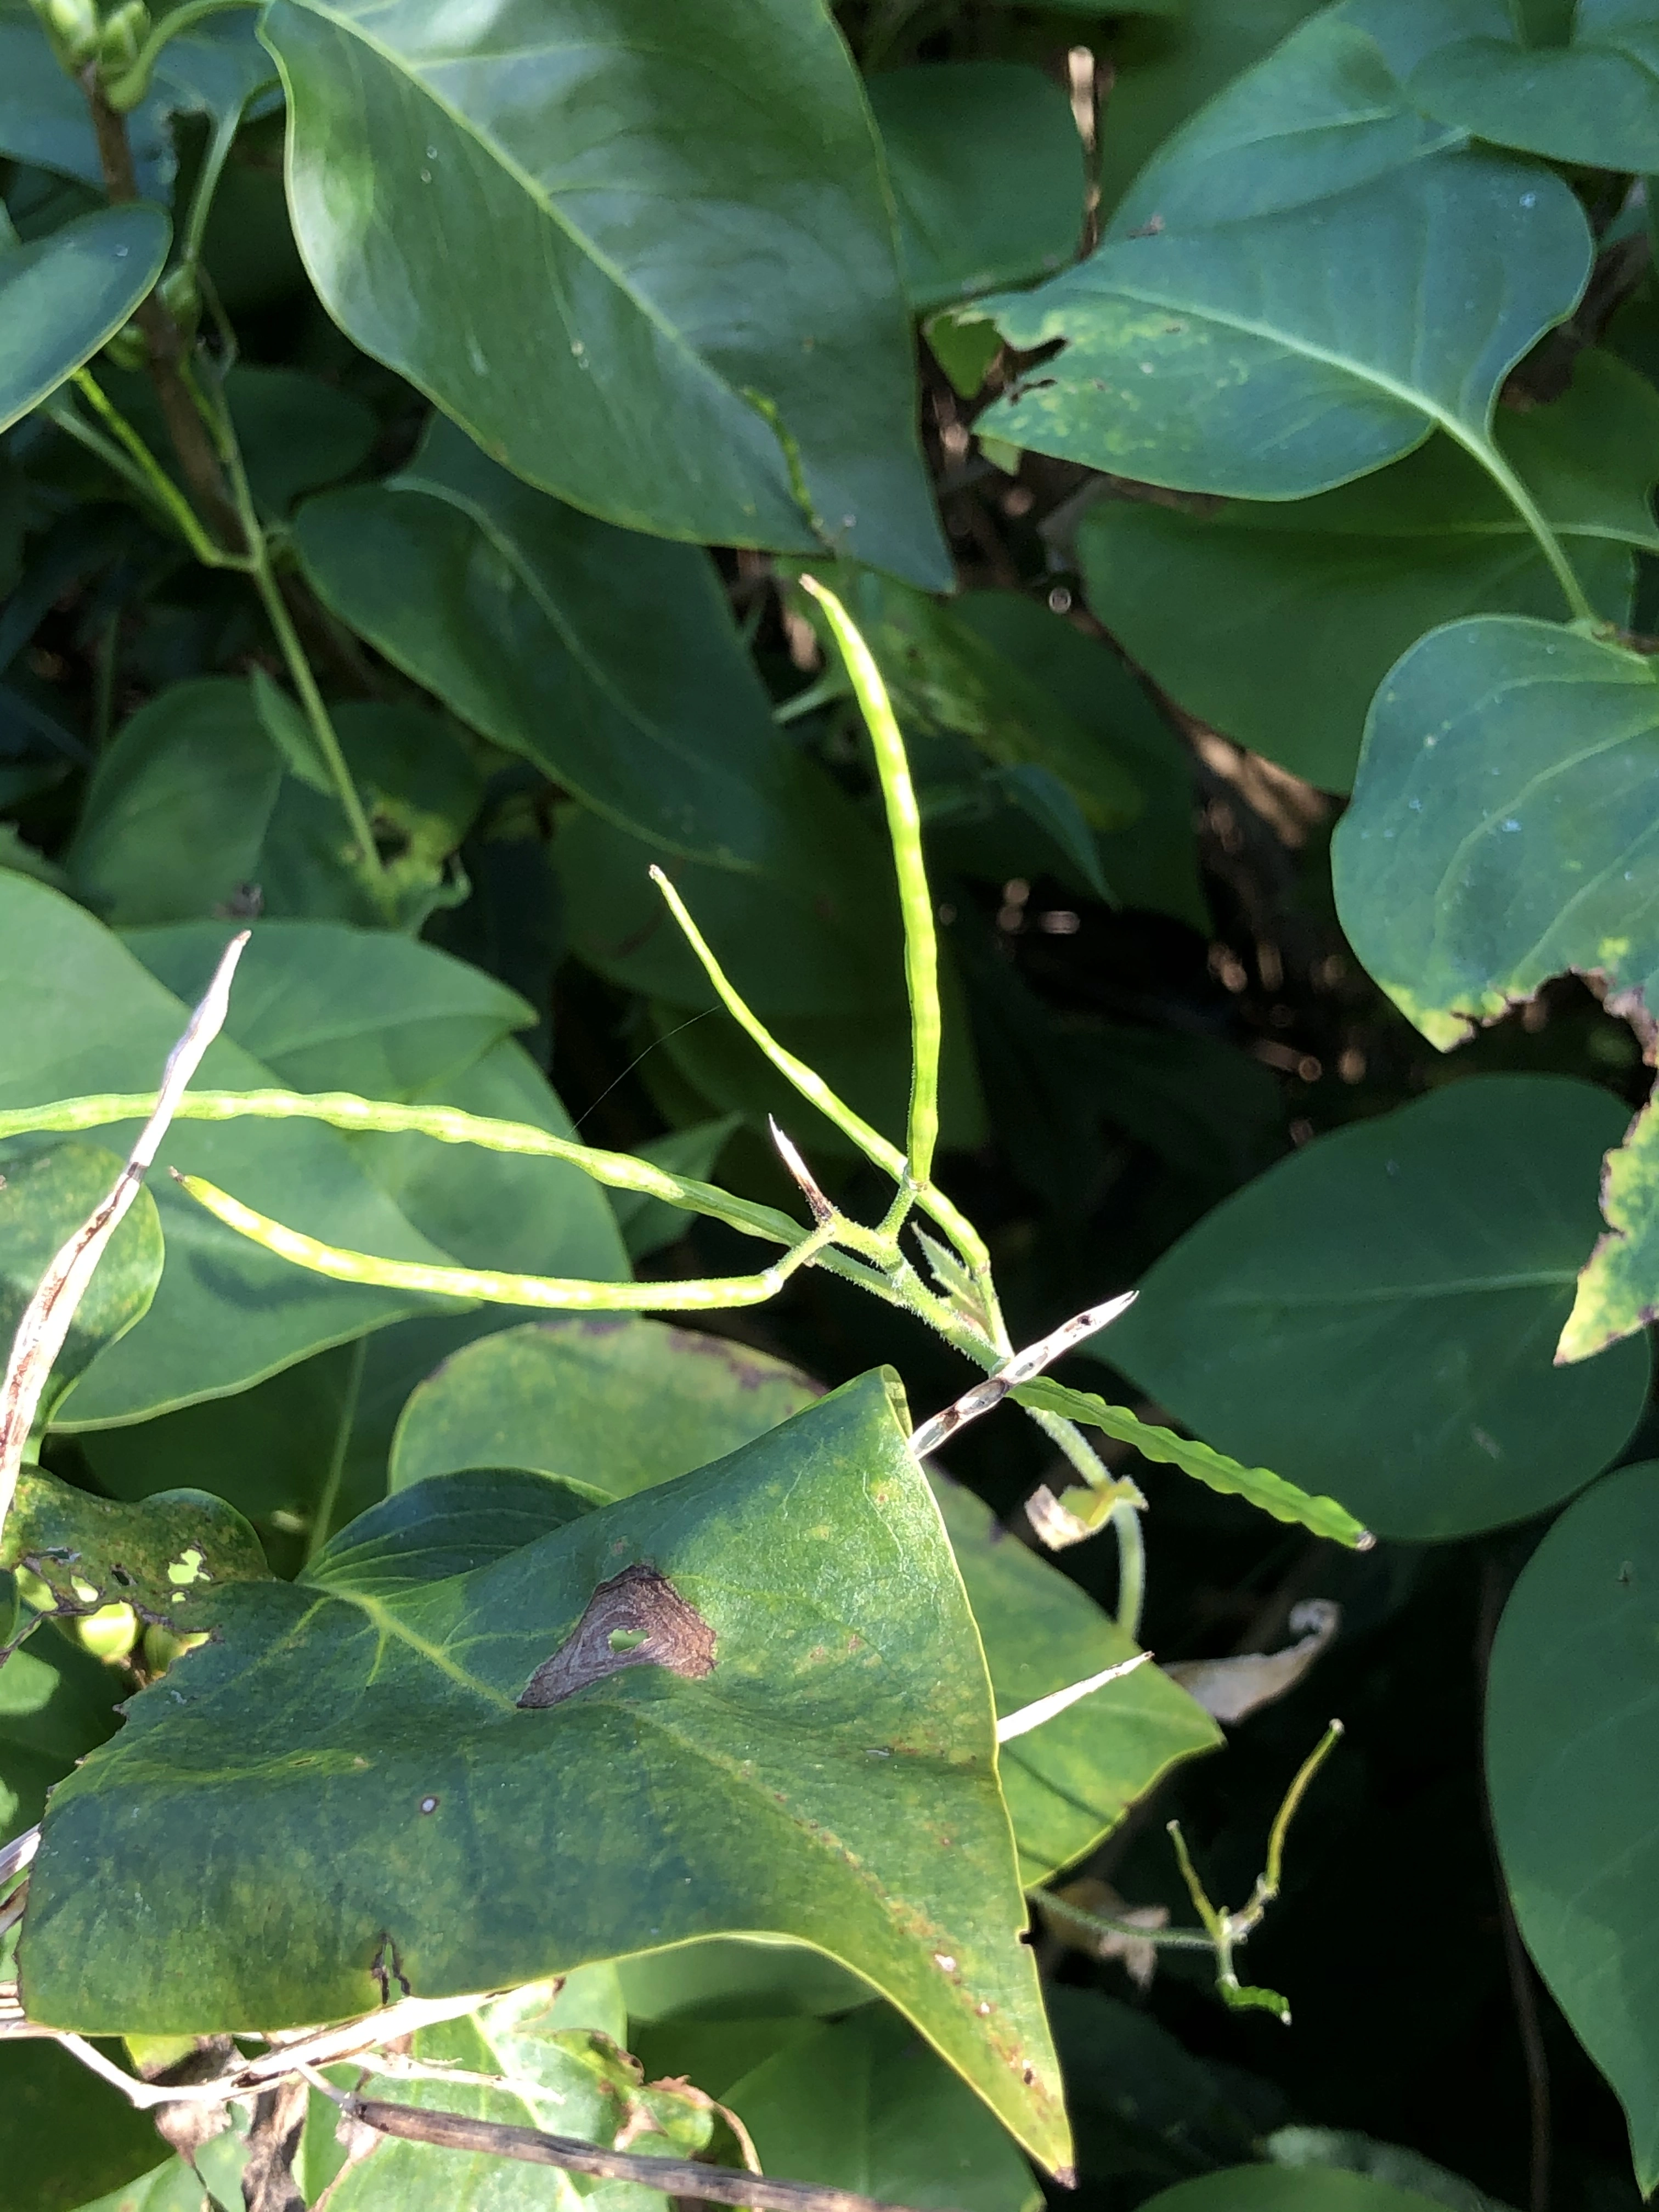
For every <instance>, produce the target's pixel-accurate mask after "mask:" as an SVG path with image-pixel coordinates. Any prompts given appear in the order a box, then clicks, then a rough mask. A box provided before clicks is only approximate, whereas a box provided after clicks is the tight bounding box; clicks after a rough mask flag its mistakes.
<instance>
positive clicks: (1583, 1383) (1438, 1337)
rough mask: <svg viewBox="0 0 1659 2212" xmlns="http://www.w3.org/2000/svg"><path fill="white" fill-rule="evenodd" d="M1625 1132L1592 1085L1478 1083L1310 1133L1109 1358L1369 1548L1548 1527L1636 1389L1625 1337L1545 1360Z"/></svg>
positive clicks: (1640, 1389)
mask: <svg viewBox="0 0 1659 2212" xmlns="http://www.w3.org/2000/svg"><path fill="white" fill-rule="evenodd" d="M1623 1125H1624V1115H1623V1112H1622V1111H1621V1109H1620V1106H1619V1103H1618V1101H1617V1100H1616V1099H1614V1098H1612V1097H1609V1096H1608V1094H1607V1092H1606V1091H1599V1090H1597V1089H1595V1087H1594V1086H1593V1085H1590V1084H1587V1083H1572V1082H1568V1081H1566V1080H1565V1079H1561V1078H1559V1077H1547V1076H1488V1077H1484V1078H1480V1079H1476V1080H1472V1081H1468V1082H1463V1083H1457V1084H1453V1085H1450V1086H1449V1087H1448V1088H1446V1089H1444V1090H1442V1091H1434V1092H1431V1094H1430V1095H1429V1096H1428V1097H1425V1098H1421V1099H1417V1100H1414V1101H1413V1103H1411V1104H1410V1105H1408V1106H1402V1107H1401V1108H1399V1109H1397V1110H1396V1111H1395V1112H1394V1113H1392V1114H1385V1115H1379V1116H1377V1117H1376V1119H1375V1120H1371V1121H1361V1122H1358V1123H1356V1124H1353V1125H1352V1126H1351V1127H1348V1128H1346V1129H1342V1130H1339V1131H1337V1132H1336V1133H1334V1134H1333V1135H1330V1136H1326V1137H1322V1138H1319V1139H1316V1141H1315V1142H1314V1143H1312V1144H1310V1145H1305V1146H1303V1147H1302V1149H1301V1150H1300V1151H1298V1152H1294V1153H1292V1154H1291V1157H1290V1158H1288V1159H1285V1160H1281V1161H1280V1162H1279V1164H1278V1166H1276V1167H1274V1168H1272V1169H1270V1170H1268V1172H1267V1174H1266V1175H1263V1176H1257V1177H1256V1179H1255V1182H1251V1183H1249V1184H1247V1185H1246V1186H1245V1188H1243V1190H1241V1191H1238V1192H1237V1193H1236V1194H1235V1195H1234V1196H1233V1197H1231V1198H1230V1199H1228V1200H1225V1202H1224V1203H1223V1204H1222V1205H1220V1206H1217V1207H1216V1209H1215V1211H1214V1212H1212V1213H1209V1214H1206V1216H1205V1218H1204V1219H1203V1220H1202V1221H1200V1223H1199V1224H1198V1225H1197V1227H1196V1228H1194V1229H1192V1230H1189V1231H1188V1233H1187V1235H1186V1236H1185V1237H1182V1239H1181V1241H1180V1242H1179V1243H1177V1244H1176V1245H1175V1246H1174V1247H1173V1248H1172V1249H1170V1251H1168V1252H1166V1253H1165V1254H1164V1257H1163V1258H1162V1259H1161V1260H1159V1261H1157V1263H1156V1264H1155V1265H1154V1266H1153V1267H1152V1270H1151V1271H1150V1273H1148V1274H1147V1275H1146V1278H1145V1279H1144V1281H1143V1282H1142V1284H1141V1286H1140V1297H1139V1299H1138V1300H1137V1301H1136V1303H1135V1304H1134V1305H1133V1306H1132V1307H1131V1308H1130V1310H1129V1311H1128V1312H1127V1314H1125V1315H1124V1316H1123V1318H1122V1319H1121V1321H1119V1322H1116V1323H1115V1324H1114V1326H1113V1328H1112V1331H1111V1334H1110V1336H1109V1337H1108V1338H1105V1339H1103V1340H1102V1350H1103V1356H1104V1357H1109V1358H1110V1360H1111V1362H1112V1364H1114V1365H1115V1366H1116V1367H1119V1368H1121V1370H1123V1371H1124V1373H1126V1374H1127V1375H1130V1376H1133V1378H1134V1379H1135V1381H1136V1382H1138V1383H1140V1384H1141V1386H1142V1387H1143V1388H1144V1389H1146V1390H1147V1391H1148V1392H1149V1393H1150V1394H1151V1395H1152V1396H1154V1397H1155V1398H1156V1399H1157V1400H1158V1401H1159V1402H1160V1403H1161V1404H1162V1405H1164V1406H1166V1407H1168V1408H1169V1409H1170V1412H1171V1413H1175V1414H1176V1416H1178V1418H1179V1419H1181V1420H1182V1422H1183V1423H1184V1424H1186V1425H1187V1426H1188V1427H1189V1428H1192V1429H1194V1430H1195V1431H1197V1432H1198V1433H1199V1435H1200V1436H1202V1437H1206V1438H1207V1439H1208V1440H1209V1441H1210V1442H1211V1443H1213V1444H1215V1445H1218V1447H1219V1448H1220V1449H1223V1450H1225V1451H1226V1452H1229V1453H1231V1455H1233V1456H1234V1457H1235V1458H1237V1459H1239V1460H1242V1461H1244V1462H1254V1463H1261V1464H1265V1465H1267V1466H1269V1467H1272V1468H1276V1469H1277V1470H1278V1471H1279V1473H1280V1474H1283V1475H1285V1477H1286V1478H1287V1479H1288V1480H1291V1481H1292V1482H1295V1483H1297V1484H1298V1485H1299V1486H1301V1487H1302V1488H1304V1490H1309V1491H1312V1492H1334V1493H1335V1495H1336V1496H1337V1497H1338V1498H1340V1500H1341V1502H1342V1504H1344V1505H1345V1506H1346V1507H1347V1509H1348V1510H1350V1511H1351V1512H1352V1514H1354V1515H1355V1516H1357V1517H1358V1519H1359V1520H1361V1521H1363V1522H1364V1524H1365V1526H1366V1527H1367V1528H1372V1529H1375V1530H1376V1532H1377V1534H1379V1535H1383V1536H1399V1537H1405V1538H1408V1539H1413V1540H1423V1539H1435V1538H1444V1537H1449V1536H1461V1535H1466V1534H1470V1533H1472V1532H1473V1531H1474V1530H1476V1529H1480V1528H1496V1527H1500V1526H1502V1525H1503V1524H1504V1522H1510V1521H1517V1520H1521V1519H1522V1518H1524V1517H1525V1516H1527V1515H1528V1514H1530V1513H1537V1512H1540V1511H1541V1510H1543V1508H1545V1507H1546V1506H1548V1505H1553V1504H1557V1503H1559V1501H1560V1500H1561V1499H1562V1498H1567V1497H1570V1496H1571V1493H1572V1492H1574V1491H1575V1490H1577V1489H1578V1488H1579V1487H1580V1486H1582V1485H1583V1484H1584V1483H1586V1482H1588V1481H1589V1480H1590V1478H1591V1476H1593V1475H1595V1474H1597V1473H1599V1472H1600V1470H1601V1468H1604V1467H1605V1466H1606V1465H1607V1462H1608V1461H1609V1460H1611V1459H1612V1458H1613V1455H1615V1454H1616V1453H1617V1451H1618V1450H1619V1448H1620V1445H1621V1444H1622V1443H1624V1441H1625V1439H1626V1437H1627V1436H1628V1435H1629V1434H1630V1431H1631V1429H1632V1426H1633V1425H1634V1423H1635V1421H1636V1419H1637V1416H1638V1413H1639V1412H1640V1409H1641V1407H1642V1403H1643V1401H1644V1396H1645V1395H1646V1389H1647V1378H1648V1358H1647V1353H1646V1348H1645V1346H1642V1345H1639V1344H1631V1345H1628V1346H1620V1347H1617V1348H1616V1349H1615V1350H1614V1351H1613V1352H1610V1353H1609V1354H1608V1355H1607V1358H1606V1359H1605V1360H1604V1361H1603V1362H1602V1363H1601V1365H1600V1366H1598V1367H1597V1368H1596V1369H1595V1370H1594V1371H1592V1370H1589V1369H1588V1368H1577V1369H1575V1368H1562V1367H1557V1366H1555V1365H1553V1364H1552V1354H1553V1351H1554V1347H1555V1340H1556V1337H1557V1335H1558V1334H1559V1331H1560V1328H1561V1324H1562V1322H1564V1321H1565V1319H1566V1316H1567V1311H1568V1308H1569V1307H1570V1305H1571V1300H1572V1286H1573V1282H1574V1279H1575V1277H1576V1275H1577V1271H1578V1267H1579V1266H1580V1263H1581V1262H1582V1261H1583V1256H1584V1253H1585V1251H1586V1249H1588V1247H1589V1243H1590V1242H1591V1240H1592V1238H1593V1237H1594V1235H1595V1218H1594V1210H1593V1194H1594V1191H1595V1168H1596V1163H1597V1161H1598V1160H1599V1158H1600V1157H1601V1153H1602V1152H1603V1151H1604V1150H1605V1149H1606V1148H1607V1146H1608V1145H1609V1144H1610V1143H1613V1141H1615V1140H1616V1139H1617V1137H1618V1135H1619V1133H1620V1129H1621V1128H1622V1127H1623Z"/></svg>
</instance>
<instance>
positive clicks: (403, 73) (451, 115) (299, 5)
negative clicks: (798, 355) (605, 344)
mask: <svg viewBox="0 0 1659 2212" xmlns="http://www.w3.org/2000/svg"><path fill="white" fill-rule="evenodd" d="M289 5H290V6H291V7H294V8H295V9H298V10H300V11H301V13H302V14H308V15H314V16H316V17H317V18H318V19H319V21H323V22H325V23H328V24H330V25H331V26H332V27H333V28H334V29H335V30H337V31H338V32H339V33H341V35H342V36H343V37H345V38H349V39H355V40H357V41H358V42H359V43H360V44H361V45H362V46H364V47H366V48H367V49H368V52H370V53H372V54H374V55H375V56H376V57H377V58H378V59H379V60H380V62H381V63H382V64H384V65H385V66H386V69H387V70H389V71H390V72H391V73H392V75H393V76H396V77H397V78H398V79H399V80H400V81H401V82H404V83H405V84H407V85H408V86H409V87H410V88H411V90H414V91H417V92H418V93H419V94H421V96H422V99H424V100H428V101H429V102H430V104H431V105H432V106H434V107H435V108H436V109H437V110H438V111H439V112H440V113H441V115H443V116H444V117H446V118H447V120H448V121H449V123H450V124H451V125H452V126H453V128H454V130H455V131H457V132H458V133H459V136H460V137H463V138H465V139H467V140H468V141H470V143H471V144H473V145H475V146H476V147H477V149H478V150H479V152H480V153H481V154H482V155H483V156H484V158H485V159H486V160H487V161H492V162H494V163H495V167H497V168H499V169H501V171H502V172H503V173H504V174H505V175H507V176H508V177H510V178H511V179H512V180H513V183H514V184H515V185H517V186H518V187H519V189H520V191H522V192H523V194H524V196H525V197H526V199H527V200H528V201H529V202H530V203H531V204H532V206H533V207H535V208H537V209H538V210H540V212H541V213H542V214H543V215H544V216H545V217H546V219H547V221H548V222H550V223H551V224H552V225H553V226H554V228H556V230H558V231H559V232H560V233H561V234H562V235H563V236H564V237H565V238H566V239H568V240H569V242H570V244H571V245H572V246H574V247H575V248H576V250H577V252H579V253H580V254H582V255H584V256H585V257H586V259H587V260H588V261H590V262H591V263H592V265H593V267H594V268H595V269H597V270H599V273H600V274H601V275H602V276H604V277H605V279H606V281H607V282H608V283H611V284H612V285H613V286H614V287H615V288H616V289H617V291H618V292H619V293H620V294H621V295H622V296H623V298H624V299H625V300H626V301H628V302H629V306H630V307H633V309H634V310H635V313H637V314H638V315H639V316H640V318H641V320H642V321H644V322H647V323H648V324H649V325H651V327H652V329H653V330H654V331H656V332H657V333H658V334H659V337H662V338H664V339H665V340H666V342H667V343H668V344H669V345H670V346H671V348H672V349H674V351H675V352H676V353H678V354H679V355H680V356H682V357H683V358H684V360H685V361H686V362H688V363H690V366H691V367H692V368H694V369H695V370H696V372H697V373H698V374H701V375H702V376H705V377H707V378H708V380H709V381H710V382H712V383H714V385H716V386H718V387H719V389H720V391H721V392H724V393H725V394H726V397H727V398H729V399H731V400H732V401H734V402H735V403H736V404H738V405H739V406H747V405H749V404H750V403H749V402H748V401H746V400H745V399H744V395H743V394H742V393H741V392H738V390H737V389H736V388H735V387H734V386H732V385H731V384H728V383H727V381H726V379H725V378H724V377H723V376H722V375H720V373H719V372H718V370H716V369H715V368H714V366H713V364H712V363H711V362H708V361H707V360H706V359H705V358H704V356H702V354H700V353H699V352H697V350H696V348H695V347H693V346H692V345H691V344H690V343H689V342H688V340H687V339H686V337H685V336H684V333H683V332H682V331H679V330H678V329H677V328H676V327H675V325H673V324H672V323H671V322H669V321H668V320H667V319H666V318H665V316H664V315H663V313H662V312H661V310H660V309H659V308H658V307H656V305H655V304H654V302H653V301H650V300H648V299H647V297H646V296H645V295H643V294H642V293H641V292H640V291H639V290H638V289H636V288H635V286H634V285H633V284H631V283H629V281H628V279H627V278H626V277H625V276H624V275H623V271H622V270H620V269H619V268H618V267H617V265H616V264H615V263H614V262H612V261H611V258H610V257H609V256H608V255H607V254H605V253H602V252H600V251H599V246H597V245H596V244H595V243H594V241H593V240H592V239H590V238H588V237H587V236H586V234H585V233H583V232H582V231H580V230H579V229H578V228H577V227H576V226H575V224H574V223H573V222H571V221H570V219H569V217H568V216H567V215H565V214H564V212H563V211H562V210H561V209H560V208H559V207H558V205H557V204H556V202H555V201H554V199H553V197H552V196H551V195H550V193H548V192H547V191H544V189H543V187H542V186H541V185H539V184H538V182H537V180H536V179H534V178H533V177H532V176H531V175H530V173H528V171H527V170H526V169H524V168H523V167H521V166H520V163H519V162H518V161H515V160H514V159H513V155H510V154H509V153H508V152H507V149H505V147H503V146H502V145H501V144H500V143H499V142H498V141H497V140H495V139H494V138H489V137H485V136H484V135H483V132H482V131H480V130H479V129H478V128H477V125H475V124H474V123H473V122H472V121H471V118H469V117H467V116H465V115H464V114H463V113H462V112H461V111H460V110H459V109H458V108H457V107H456V106H454V105H453V102H451V101H450V100H447V99H446V98H445V97H444V95H443V94H441V92H439V91H438V90H437V88H435V86H434V85H432V84H431V83H429V82H428V80H427V79H426V77H424V76H422V75H421V74H420V72H419V71H418V70H416V69H415V68H414V67H413V66H412V65H410V64H406V63H405V62H404V60H403V59H402V58H400V57H399V56H398V53H397V52H396V51H395V50H394V49H393V48H392V47H389V46H386V45H384V44H383V43H382V42H381V41H380V40H378V39H375V38H373V37H371V36H370V35H369V33H368V32H367V31H366V30H365V29H364V28H363V24H364V21H365V20H366V17H365V15H341V14H339V13H337V11H336V10H335V9H332V8H330V7H328V6H326V5H325V4H324V0H289ZM369 12H373V11H369ZM593 43H595V44H598V43H599V41H594V42H593ZM536 51H537V52H545V51H546V48H545V46H542V47H538V48H537V49H536Z"/></svg>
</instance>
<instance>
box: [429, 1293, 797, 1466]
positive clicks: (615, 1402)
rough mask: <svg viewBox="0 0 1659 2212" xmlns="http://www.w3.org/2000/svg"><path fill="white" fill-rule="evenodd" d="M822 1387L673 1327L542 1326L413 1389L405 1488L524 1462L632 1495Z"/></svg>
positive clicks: (764, 1426) (502, 1337)
mask: <svg viewBox="0 0 1659 2212" xmlns="http://www.w3.org/2000/svg"><path fill="white" fill-rule="evenodd" d="M817 1395H818V1388H817V1384H816V1383H809V1382H808V1381H807V1379H806V1377H805V1376H804V1375H802V1374H800V1373H799V1372H798V1371H797V1370H795V1369H794V1368H793V1367H787V1366H786V1365H785V1364H784V1363H783V1361H782V1360H781V1359H775V1358H771V1357H770V1355H769V1354H768V1353H766V1352H753V1351H751V1350H750V1348H749V1347H748V1346H746V1345H738V1344H733V1343H732V1342H730V1341H728V1340H726V1338H724V1337H719V1336H702V1335H699V1334H696V1333H694V1332H693V1331H692V1330H690V1329H684V1328H670V1327H669V1326H668V1324H667V1323H666V1322H659V1321H647V1320H645V1319H643V1318H642V1317H640V1316H631V1315H622V1314H616V1315H597V1314H596V1315H588V1316H571V1317H570V1318H568V1319H564V1318H561V1319H558V1320H553V1321H545V1322H527V1323H526V1324H525V1326H524V1327H522V1328H508V1329H502V1330H501V1331H499V1332H498V1333H497V1334H495V1335H493V1336H487V1337H484V1338H483V1339H481V1340H479V1342H477V1344H471V1345H468V1346H466V1347H465V1349H464V1350H462V1351H460V1352H457V1353H456V1354H455V1356H454V1357H453V1358H452V1359H447V1360H446V1361H445V1362H444V1364H443V1365H442V1366H441V1368H439V1369H438V1370H437V1372H436V1373H435V1375H433V1376H429V1377H428V1380H427V1381H426V1382H425V1383H422V1385H421V1387H420V1389H418V1390H416V1392H415V1393H414V1395H412V1397H411V1398H410V1401H409V1403H408V1405H407V1406H406V1407H404V1414H403V1418H402V1419H401V1420H400V1421H399V1422H398V1432H397V1435H396V1437H394V1439H393V1442H392V1488H393V1489H394V1490H404V1489H406V1488H407V1487H408V1486H409V1485H410V1483H415V1482H421V1481H424V1480H425V1479H426V1478H427V1476H428V1475H433V1474H449V1473H451V1472H452V1471H453V1470H454V1469H456V1468H469V1467H482V1468H492V1467H504V1468H513V1467H521V1468H532V1469H533V1470H534V1471H535V1472H536V1473H538V1474H551V1475H557V1476H559V1477H560V1478H561V1479H562V1480H565V1481H568V1482H571V1483H574V1484H575V1485H576V1486H578V1487H579V1488H580V1489H581V1490H583V1491H584V1492H586V1494H587V1495H589V1496H590V1497H591V1498H595V1499H598V1500H600V1501H606V1500H609V1499H611V1498H628V1497H631V1496H632V1495H633V1493H634V1492H635V1491H636V1490H645V1489H647V1488H649V1487H650V1486H651V1485H653V1483H659V1482H667V1481H670V1480H672V1478H673V1477H674V1476H676V1475H679V1474H689V1473H690V1471H691V1469H692V1468H698V1467H707V1466H708V1462H710V1461H711V1460H715V1459H720V1458H722V1457H723V1456H724V1455H726V1453H727V1452H733V1451H736V1450H737V1449H738V1446H739V1445H741V1444H746V1443H750V1442H751V1441H752V1440H753V1439H754V1438H755V1437H759V1436H763V1435H764V1434H765V1432H766V1431H767V1430H768V1429H772V1428H775V1427H776V1426H777V1425H778V1423H779V1422H780V1421H783V1420H787V1419H788V1417H789V1416H790V1415H791V1414H792V1413H799V1412H800V1410H801V1409H802V1407H805V1406H808V1405H810V1404H811V1401H813V1399H814V1398H816V1397H817Z"/></svg>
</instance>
